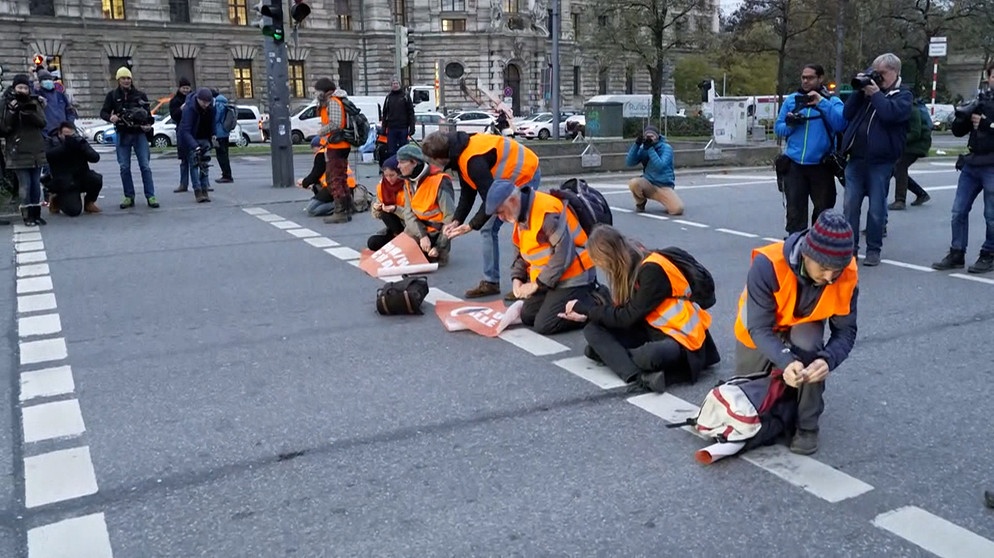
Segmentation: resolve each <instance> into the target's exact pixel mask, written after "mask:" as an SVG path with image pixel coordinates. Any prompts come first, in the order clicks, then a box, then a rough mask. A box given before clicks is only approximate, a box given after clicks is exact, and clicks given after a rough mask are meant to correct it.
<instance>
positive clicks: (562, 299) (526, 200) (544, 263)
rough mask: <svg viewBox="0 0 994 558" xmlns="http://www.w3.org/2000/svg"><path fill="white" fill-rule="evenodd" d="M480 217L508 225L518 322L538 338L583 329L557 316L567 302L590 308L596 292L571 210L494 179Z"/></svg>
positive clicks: (550, 198)
mask: <svg viewBox="0 0 994 558" xmlns="http://www.w3.org/2000/svg"><path fill="white" fill-rule="evenodd" d="M486 212H487V214H489V215H496V216H497V217H499V218H500V219H501V220H503V221H507V222H508V223H513V224H514V232H513V233H512V235H511V240H512V241H513V242H514V246H515V248H516V253H515V256H514V263H513V264H511V284H512V286H513V292H514V296H515V297H517V298H519V299H524V306H523V307H522V309H521V322H522V323H524V324H525V325H526V326H529V327H531V328H532V329H533V330H534V331H535V332H536V333H541V334H552V333H560V332H563V331H569V330H573V329H579V328H581V327H583V323H582V322H577V321H573V320H569V319H566V318H564V317H562V314H563V313H564V312H565V311H566V303H567V302H568V301H580V302H581V303H582V304H593V303H594V302H595V299H594V293H595V291H596V290H597V270H596V269H594V264H593V262H592V261H591V260H590V254H589V253H588V252H587V249H586V247H585V246H586V244H587V233H585V232H584V231H583V229H582V228H581V227H580V222H579V221H578V220H577V218H576V215H574V213H573V210H572V209H570V208H569V207H568V206H564V205H563V202H562V201H561V200H560V199H559V198H557V197H555V196H553V195H551V194H546V193H544V192H538V191H535V190H532V188H531V187H530V186H523V187H521V188H518V187H517V186H516V185H515V184H514V182H511V181H510V180H505V179H498V180H495V181H494V182H493V184H492V185H490V189H489V190H488V192H487V204H486ZM574 304H576V303H575V302H574Z"/></svg>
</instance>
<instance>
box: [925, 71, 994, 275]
mask: <svg viewBox="0 0 994 558" xmlns="http://www.w3.org/2000/svg"><path fill="white" fill-rule="evenodd" d="M986 71H987V91H984V92H983V93H981V94H980V95H978V96H977V99H976V100H975V101H973V102H971V103H968V104H966V105H964V106H961V107H956V115H955V118H954V119H953V124H952V131H953V135H954V136H956V137H958V138H961V137H963V136H965V135H967V134H970V141H969V142H968V143H967V147H969V149H970V152H969V153H967V154H966V155H960V157H959V159H958V160H957V161H956V168H957V169H959V171H960V175H959V181H958V182H957V184H956V197H955V198H953V219H952V229H953V240H952V242H951V243H950V246H949V253H948V254H946V257H945V258H943V259H942V261H940V262H936V263H934V264H932V268H933V269H938V270H940V271H944V270H947V269H959V268H962V267H963V266H964V265H966V243H967V238H968V236H969V234H970V209H971V208H972V207H973V202H974V200H976V199H977V196H979V195H980V193H981V192H983V194H984V222H985V223H986V224H987V234H986V236H985V238H984V243H983V245H982V246H981V247H980V257H978V258H977V262H976V263H975V264H973V265H971V266H970V267H969V268H968V269H967V271H968V272H969V273H989V272H991V271H994V62H992V63H990V64H988V66H987V70H986Z"/></svg>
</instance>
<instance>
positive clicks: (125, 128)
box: [100, 67, 159, 209]
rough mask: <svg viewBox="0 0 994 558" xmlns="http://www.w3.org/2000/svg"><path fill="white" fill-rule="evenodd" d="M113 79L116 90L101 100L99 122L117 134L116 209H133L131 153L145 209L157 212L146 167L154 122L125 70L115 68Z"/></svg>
mask: <svg viewBox="0 0 994 558" xmlns="http://www.w3.org/2000/svg"><path fill="white" fill-rule="evenodd" d="M114 77H115V78H116V79H117V87H116V88H114V89H112V90H111V91H110V92H108V93H107V97H106V98H104V106H103V108H101V109H100V118H103V119H104V120H106V121H107V122H110V123H111V124H113V125H114V130H115V132H116V134H117V142H116V143H117V149H116V151H117V164H118V166H119V167H120V168H121V185H122V186H123V188H124V200H123V201H122V202H121V205H120V207H121V209H129V208H132V207H134V206H135V181H134V179H133V178H132V177H131V152H132V150H134V152H135V158H136V159H138V168H139V169H141V175H142V185H143V186H144V187H145V199H146V201H147V202H148V206H149V207H151V208H153V209H154V208H158V207H159V200H157V199H156V197H155V182H154V181H153V179H152V166H151V165H150V164H149V160H150V159H151V156H152V154H151V151H150V150H149V142H150V141H151V133H152V124H153V123H154V122H155V119H154V118H152V113H151V109H150V106H149V103H148V96H146V95H145V93H143V92H141V91H139V90H138V89H136V88H135V86H134V81H133V80H132V75H131V70H129V69H128V68H126V67H121V68H118V70H117V73H116V74H115V76H114Z"/></svg>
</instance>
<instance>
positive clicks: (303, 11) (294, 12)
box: [290, 0, 311, 25]
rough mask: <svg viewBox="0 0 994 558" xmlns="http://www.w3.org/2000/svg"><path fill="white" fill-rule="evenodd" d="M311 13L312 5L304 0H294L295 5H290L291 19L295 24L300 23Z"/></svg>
mask: <svg viewBox="0 0 994 558" xmlns="http://www.w3.org/2000/svg"><path fill="white" fill-rule="evenodd" d="M309 15H311V7H310V6H308V5H307V3H305V2H304V0H293V6H291V7H290V19H292V20H293V24H294V25H300V23H301V22H302V21H304V19H305V18H307V16H309Z"/></svg>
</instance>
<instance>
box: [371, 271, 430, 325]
mask: <svg viewBox="0 0 994 558" xmlns="http://www.w3.org/2000/svg"><path fill="white" fill-rule="evenodd" d="M426 296H428V278H427V277H425V276H423V275H418V276H415V277H406V276H405V277H404V278H403V279H401V280H400V281H393V282H392V283H387V284H386V285H383V286H382V287H380V288H379V289H378V290H377V291H376V312H377V313H379V314H380V315H383V316H395V315H398V314H409V315H414V314H422V313H423V312H421V304H422V303H423V302H424V300H425V297H426Z"/></svg>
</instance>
